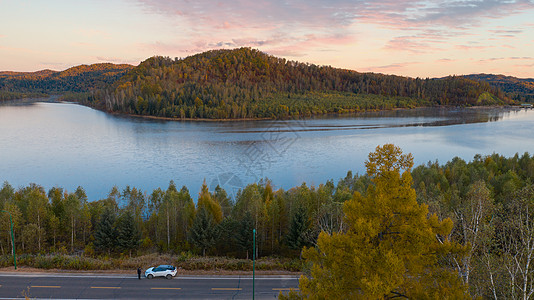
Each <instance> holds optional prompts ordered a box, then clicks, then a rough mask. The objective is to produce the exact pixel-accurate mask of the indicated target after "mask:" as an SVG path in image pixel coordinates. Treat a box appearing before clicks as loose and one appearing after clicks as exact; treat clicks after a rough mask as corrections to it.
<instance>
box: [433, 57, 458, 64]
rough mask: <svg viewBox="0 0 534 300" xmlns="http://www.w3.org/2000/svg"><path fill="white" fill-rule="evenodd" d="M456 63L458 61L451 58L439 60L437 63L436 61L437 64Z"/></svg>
mask: <svg viewBox="0 0 534 300" xmlns="http://www.w3.org/2000/svg"><path fill="white" fill-rule="evenodd" d="M454 61H456V59H450V58H441V59H438V60H436V61H434V62H435V63H450V62H454Z"/></svg>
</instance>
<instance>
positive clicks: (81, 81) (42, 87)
mask: <svg viewBox="0 0 534 300" xmlns="http://www.w3.org/2000/svg"><path fill="white" fill-rule="evenodd" d="M132 68H133V66H131V65H116V64H111V63H101V64H92V65H80V66H76V67H72V68H69V69H67V70H65V71H61V72H57V71H52V70H43V71H38V72H2V73H0V95H1V94H7V95H9V93H11V94H19V95H21V96H24V95H25V94H26V93H40V94H62V93H65V92H74V93H82V92H91V91H94V90H97V89H103V88H105V87H106V86H108V85H109V84H111V83H113V82H114V81H115V80H117V79H119V78H120V77H121V76H123V75H124V74H126V72H127V71H128V70H130V69H132Z"/></svg>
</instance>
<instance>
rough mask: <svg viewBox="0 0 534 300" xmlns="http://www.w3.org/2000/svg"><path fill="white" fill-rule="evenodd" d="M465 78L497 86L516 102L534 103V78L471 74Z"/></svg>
mask: <svg viewBox="0 0 534 300" xmlns="http://www.w3.org/2000/svg"><path fill="white" fill-rule="evenodd" d="M464 77H466V78H469V79H473V80H480V81H485V82H487V83H489V84H491V85H492V86H495V87H497V88H499V89H501V90H502V91H504V92H505V93H507V94H508V96H509V97H510V98H512V99H514V100H516V101H521V102H534V78H517V77H513V76H505V75H494V74H470V75H464Z"/></svg>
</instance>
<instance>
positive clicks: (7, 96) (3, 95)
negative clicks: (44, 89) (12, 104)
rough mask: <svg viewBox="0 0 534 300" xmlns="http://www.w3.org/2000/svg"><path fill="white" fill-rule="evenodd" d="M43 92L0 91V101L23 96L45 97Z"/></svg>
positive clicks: (22, 97)
mask: <svg viewBox="0 0 534 300" xmlns="http://www.w3.org/2000/svg"><path fill="white" fill-rule="evenodd" d="M47 96H48V94H44V93H20V92H5V91H0V101H7V100H16V99H25V98H42V97H47Z"/></svg>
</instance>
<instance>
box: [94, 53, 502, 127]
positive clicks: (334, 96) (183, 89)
mask: <svg viewBox="0 0 534 300" xmlns="http://www.w3.org/2000/svg"><path fill="white" fill-rule="evenodd" d="M506 103H511V99H509V98H508V97H506V95H505V94H504V93H503V92H501V91H500V90H499V89H498V88H495V87H492V86H490V85H489V84H488V83H485V82H479V81H474V80H470V79H467V78H463V77H447V78H444V79H419V78H415V79H414V78H407V77H400V76H391V75H382V74H374V73H359V72H355V71H350V70H344V69H336V68H332V67H328V66H316V65H312V64H307V63H299V62H294V61H287V60H285V59H282V58H277V57H274V56H270V55H267V54H265V53H262V52H260V51H258V50H254V49H250V48H241V49H235V50H213V51H208V52H204V53H200V54H197V55H193V56H190V57H187V58H184V59H174V60H173V59H170V58H165V57H152V58H149V59H147V60H146V61H144V62H142V63H141V64H140V65H139V66H137V67H135V68H134V69H132V70H131V71H129V72H128V74H126V75H125V76H124V77H122V78H121V79H119V80H117V81H116V82H115V83H113V85H112V86H111V87H110V88H108V89H107V90H106V91H105V93H104V94H99V95H95V97H91V98H90V99H89V101H88V104H90V105H93V106H97V107H100V108H101V109H106V110H108V111H113V112H120V113H129V114H137V115H150V116H159V117H171V118H212V119H214V118H217V119H227V118H231V119H239V118H285V117H288V116H307V115H311V114H321V113H336V112H349V111H359V110H369V109H391V108H396V107H415V106H433V105H454V106H457V105H461V106H472V105H487V104H491V105H498V104H506Z"/></svg>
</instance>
